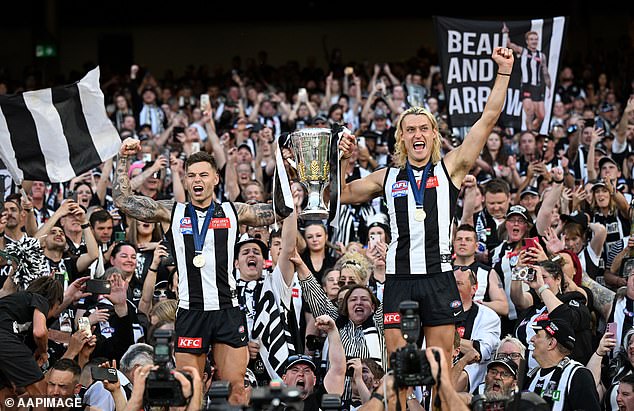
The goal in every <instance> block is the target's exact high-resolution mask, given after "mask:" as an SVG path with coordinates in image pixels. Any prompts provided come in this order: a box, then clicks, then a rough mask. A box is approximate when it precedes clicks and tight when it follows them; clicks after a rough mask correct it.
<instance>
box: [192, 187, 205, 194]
mask: <svg viewBox="0 0 634 411" xmlns="http://www.w3.org/2000/svg"><path fill="white" fill-rule="evenodd" d="M192 191H193V193H194V195H196V196H200V195H202V193H203V192H204V191H205V187H203V186H202V185H200V184H196V185H194V186H192Z"/></svg>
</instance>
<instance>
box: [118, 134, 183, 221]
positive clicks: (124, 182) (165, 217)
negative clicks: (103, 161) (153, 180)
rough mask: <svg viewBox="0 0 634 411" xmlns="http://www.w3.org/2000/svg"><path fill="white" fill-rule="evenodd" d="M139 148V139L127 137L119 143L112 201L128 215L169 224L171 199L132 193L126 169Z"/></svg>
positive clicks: (172, 203)
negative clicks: (153, 197)
mask: <svg viewBox="0 0 634 411" xmlns="http://www.w3.org/2000/svg"><path fill="white" fill-rule="evenodd" d="M139 149H140V145H139V141H138V140H135V139H132V138H127V139H126V140H125V141H124V142H123V144H122V145H121V149H120V150H119V156H118V159H117V168H116V170H115V181H114V185H113V187H112V194H113V197H114V203H115V204H116V206H117V207H119V209H120V210H121V211H123V212H124V213H125V214H126V215H129V216H130V217H133V218H136V219H137V220H141V221H145V222H148V223H153V222H161V223H166V224H169V222H170V218H171V211H172V207H173V205H174V201H173V200H168V201H156V200H153V199H151V198H150V197H146V196H139V195H133V194H132V188H131V186H130V179H129V177H128V169H129V168H130V160H131V157H132V156H133V155H135V154H136V152H137V151H138V150H139Z"/></svg>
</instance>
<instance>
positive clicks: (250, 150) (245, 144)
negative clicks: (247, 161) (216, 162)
mask: <svg viewBox="0 0 634 411" xmlns="http://www.w3.org/2000/svg"><path fill="white" fill-rule="evenodd" d="M241 148H246V149H247V150H249V153H251V155H254V154H253V149H251V146H250V145H249V144H248V143H242V144H240V145H239V146H238V151H240V149H241Z"/></svg>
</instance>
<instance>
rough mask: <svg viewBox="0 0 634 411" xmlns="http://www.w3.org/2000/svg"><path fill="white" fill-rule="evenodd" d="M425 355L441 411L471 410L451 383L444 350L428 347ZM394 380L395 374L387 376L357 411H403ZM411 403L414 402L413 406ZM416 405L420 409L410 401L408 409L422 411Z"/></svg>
mask: <svg viewBox="0 0 634 411" xmlns="http://www.w3.org/2000/svg"><path fill="white" fill-rule="evenodd" d="M424 355H425V358H426V359H427V362H428V363H429V366H430V371H431V372H430V373H431V375H432V376H433V377H434V379H435V383H434V387H435V388H437V391H436V392H437V393H438V399H439V402H440V408H439V409H440V411H467V410H469V406H467V404H465V402H464V401H463V400H462V399H461V398H460V395H459V394H458V392H457V391H456V390H455V388H454V387H453V384H452V383H451V373H450V371H449V365H448V363H447V360H446V358H445V355H444V352H443V350H442V349H441V348H440V347H428V348H427V349H426V350H425V351H424ZM394 380H395V378H394V374H392V373H389V374H386V375H385V376H384V377H383V378H382V379H381V381H380V382H379V384H378V386H377V388H376V390H374V392H373V393H372V395H371V396H370V399H369V400H368V401H367V402H366V403H364V404H363V405H362V406H361V407H359V408H357V411H382V410H390V411H394V410H397V411H400V410H401V409H403V407H404V405H405V404H402V403H401V404H398V398H397V395H396V393H397V387H396V384H395V381H394ZM410 402H412V404H411V405H410ZM416 403H417V404H418V407H417V406H416V404H414V400H412V401H409V400H408V403H407V407H408V408H409V409H416V410H419V409H422V408H421V407H420V403H418V401H416ZM399 405H400V407H399ZM415 407H416V408H415Z"/></svg>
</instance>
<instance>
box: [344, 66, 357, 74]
mask: <svg viewBox="0 0 634 411" xmlns="http://www.w3.org/2000/svg"><path fill="white" fill-rule="evenodd" d="M343 74H345V75H346V76H351V75H353V74H354V67H352V66H348V67H346V68H345V69H344V70H343Z"/></svg>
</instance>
